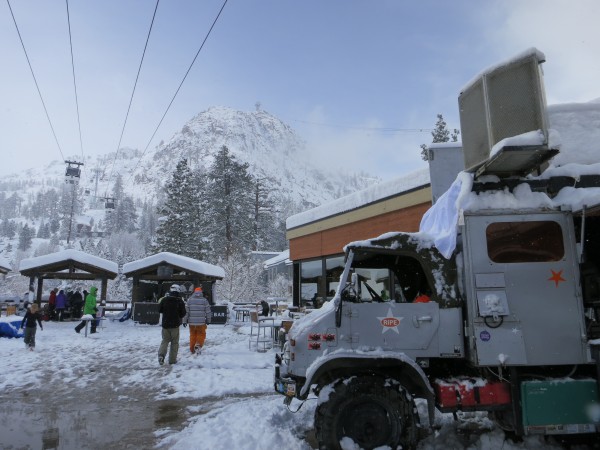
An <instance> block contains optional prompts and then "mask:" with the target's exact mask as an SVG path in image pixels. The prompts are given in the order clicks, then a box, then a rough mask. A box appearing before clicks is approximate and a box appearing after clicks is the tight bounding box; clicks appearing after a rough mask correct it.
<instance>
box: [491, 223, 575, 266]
mask: <svg viewBox="0 0 600 450" xmlns="http://www.w3.org/2000/svg"><path fill="white" fill-rule="evenodd" d="M486 241H487V251H488V256H489V258H490V259H491V260H492V261H493V262H495V263H500V264H505V263H523V262H550V261H560V260H561V259H562V258H563V256H564V254H565V249H564V244H563V235H562V229H561V227H560V225H559V224H558V223H557V222H553V221H533V222H495V223H492V224H490V225H488V227H487V228H486Z"/></svg>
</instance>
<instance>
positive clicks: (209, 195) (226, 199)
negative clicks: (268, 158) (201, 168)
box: [202, 146, 254, 259]
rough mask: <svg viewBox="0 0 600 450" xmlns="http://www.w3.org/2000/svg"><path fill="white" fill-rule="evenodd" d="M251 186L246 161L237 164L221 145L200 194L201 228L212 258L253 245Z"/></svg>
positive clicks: (251, 182) (243, 249)
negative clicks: (202, 224)
mask: <svg viewBox="0 0 600 450" xmlns="http://www.w3.org/2000/svg"><path fill="white" fill-rule="evenodd" d="M253 187H254V186H253V180H252V177H251V176H250V175H249V174H248V164H247V163H239V162H238V161H237V160H236V158H235V157H234V156H233V155H231V154H230V153H229V149H228V148H227V147H226V146H223V147H221V149H220V150H219V152H217V154H216V155H215V159H214V162H213V164H212V165H211V166H210V168H209V170H208V173H207V184H206V188H205V189H204V193H203V196H202V219H203V223H204V225H205V226H204V228H203V229H204V234H205V236H206V239H207V241H208V244H209V246H208V247H209V251H210V256H211V257H212V258H213V259H217V258H218V257H220V256H223V257H225V258H228V257H229V256H230V255H232V254H233V253H234V251H247V250H250V249H251V248H252V246H253V241H254V231H253V230H254V227H253V217H254V201H253V199H254V195H253V192H254V190H253Z"/></svg>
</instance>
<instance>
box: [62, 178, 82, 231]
mask: <svg viewBox="0 0 600 450" xmlns="http://www.w3.org/2000/svg"><path fill="white" fill-rule="evenodd" d="M81 207H82V203H81V190H80V189H79V188H78V187H77V185H76V184H70V185H65V186H64V188H63V191H62V196H61V198H60V210H59V213H58V216H59V218H60V237H61V238H62V239H67V240H68V241H70V240H71V239H73V237H74V236H75V217H76V216H77V214H79V213H80V212H81Z"/></svg>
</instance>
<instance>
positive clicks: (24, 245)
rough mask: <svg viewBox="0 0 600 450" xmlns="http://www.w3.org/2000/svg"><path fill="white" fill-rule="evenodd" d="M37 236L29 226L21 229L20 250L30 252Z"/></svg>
mask: <svg viewBox="0 0 600 450" xmlns="http://www.w3.org/2000/svg"><path fill="white" fill-rule="evenodd" d="M34 235H35V230H34V229H32V228H29V225H27V224H25V225H24V226H23V228H22V229H21V233H19V245H18V247H17V248H18V249H19V250H23V251H25V250H28V249H29V247H31V241H32V240H33V236H34Z"/></svg>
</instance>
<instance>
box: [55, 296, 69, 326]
mask: <svg viewBox="0 0 600 450" xmlns="http://www.w3.org/2000/svg"><path fill="white" fill-rule="evenodd" d="M66 307H67V296H66V295H65V291H64V290H62V289H61V290H60V291H58V295H57V296H56V318H57V319H58V321H59V322H62V321H63V314H64V313H65V308H66Z"/></svg>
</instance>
